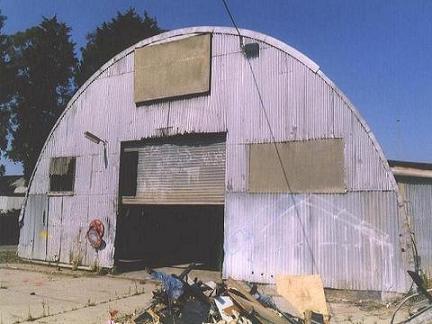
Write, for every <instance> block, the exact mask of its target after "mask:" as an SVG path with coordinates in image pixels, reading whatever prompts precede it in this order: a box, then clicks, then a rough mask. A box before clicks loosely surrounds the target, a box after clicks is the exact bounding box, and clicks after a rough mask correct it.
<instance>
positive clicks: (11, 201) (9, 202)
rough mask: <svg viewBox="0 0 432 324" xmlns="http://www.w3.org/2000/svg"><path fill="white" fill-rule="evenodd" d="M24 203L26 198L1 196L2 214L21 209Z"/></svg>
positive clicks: (0, 208)
mask: <svg viewBox="0 0 432 324" xmlns="http://www.w3.org/2000/svg"><path fill="white" fill-rule="evenodd" d="M23 201H24V197H7V196H0V213H5V212H7V211H8V210H13V209H21V205H22V203H23Z"/></svg>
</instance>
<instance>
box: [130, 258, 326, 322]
mask: <svg viewBox="0 0 432 324" xmlns="http://www.w3.org/2000/svg"><path fill="white" fill-rule="evenodd" d="M193 268H194V264H191V265H190V266H189V267H188V268H187V269H186V270H184V271H183V272H182V273H181V274H180V275H178V276H177V275H174V274H172V275H168V274H166V273H163V272H159V271H153V270H148V272H149V274H150V275H151V277H152V278H153V279H156V280H158V281H160V282H161V287H160V288H159V289H158V290H156V291H154V292H153V298H152V302H151V305H150V307H149V308H147V310H146V311H145V312H144V313H143V314H140V315H139V316H137V317H136V318H135V323H144V324H150V323H152V324H156V323H177V324H186V323H187V324H194V323H199V324H201V323H218V324H237V323H238V324H255V323H276V324H285V323H328V322H329V319H330V317H329V315H328V310H327V306H326V302H325V296H324V290H323V288H322V282H321V279H320V278H319V277H318V276H280V277H278V278H277V280H276V282H277V292H276V291H274V294H271V295H269V294H265V293H263V292H260V291H258V287H257V285H256V284H254V285H249V284H247V283H245V282H241V281H236V280H234V279H232V278H228V279H227V280H224V281H221V282H219V283H216V282H213V281H210V282H202V281H200V280H199V279H197V278H195V279H193V280H191V279H190V278H189V276H188V275H189V273H190V271H191V270H192V269H193ZM307 277H313V278H312V280H311V279H308V278H307ZM316 277H317V278H318V279H319V280H318V279H317V278H316ZM298 280H299V281H298ZM308 281H309V282H312V283H313V286H314V287H312V286H311V285H309V286H308ZM317 282H319V283H320V284H318V285H316V283H317ZM290 286H291V287H293V288H294V289H290ZM311 287H312V289H310V288H311ZM319 289H321V291H319ZM297 303H301V305H297Z"/></svg>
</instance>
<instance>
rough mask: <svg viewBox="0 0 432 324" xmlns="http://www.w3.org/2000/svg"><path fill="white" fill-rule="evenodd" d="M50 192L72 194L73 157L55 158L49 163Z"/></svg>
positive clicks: (73, 176)
mask: <svg viewBox="0 0 432 324" xmlns="http://www.w3.org/2000/svg"><path fill="white" fill-rule="evenodd" d="M49 171H50V173H49V177H50V192H73V190H74V182H75V157H56V158H52V159H51V163H50V170H49Z"/></svg>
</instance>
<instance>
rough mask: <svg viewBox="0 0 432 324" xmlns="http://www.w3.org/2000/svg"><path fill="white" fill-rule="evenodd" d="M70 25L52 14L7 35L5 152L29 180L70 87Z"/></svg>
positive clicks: (72, 64) (72, 56) (72, 63)
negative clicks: (8, 138)
mask: <svg viewBox="0 0 432 324" xmlns="http://www.w3.org/2000/svg"><path fill="white" fill-rule="evenodd" d="M70 31H71V29H70V28H69V27H68V26H67V25H66V24H64V23H62V22H59V21H58V20H57V18H56V17H55V16H54V17H53V18H51V19H47V18H43V20H42V22H41V23H40V24H39V25H38V26H36V27H32V28H29V29H27V30H26V31H24V32H20V33H17V34H15V35H13V36H11V37H10V39H11V43H12V44H11V45H12V46H11V47H10V50H9V56H10V58H9V60H10V62H9V65H10V68H9V71H11V72H12V74H13V77H12V78H11V79H10V82H9V85H10V87H9V93H10V94H11V99H10V100H9V101H8V104H7V105H8V106H9V110H10V114H11V116H10V118H9V128H8V129H9V131H10V135H11V148H10V149H9V150H8V151H7V156H8V158H10V159H11V160H13V161H16V162H18V161H19V162H22V163H23V168H24V176H25V178H26V179H27V180H28V179H29V177H30V175H31V173H32V171H33V168H34V166H35V164H36V161H37V159H38V156H39V154H40V151H41V149H42V146H43V144H44V142H45V140H46V138H47V136H48V134H49V132H50V130H51V128H52V127H53V126H54V123H55V122H56V120H57V119H58V117H59V116H60V114H61V113H62V112H63V110H64V108H65V107H66V104H67V102H68V101H69V99H70V98H71V96H72V94H73V92H74V90H75V89H74V83H73V76H74V73H75V69H76V64H77V60H76V58H75V54H74V43H73V42H72V41H71V39H70Z"/></svg>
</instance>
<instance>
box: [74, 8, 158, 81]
mask: <svg viewBox="0 0 432 324" xmlns="http://www.w3.org/2000/svg"><path fill="white" fill-rule="evenodd" d="M161 32H163V30H162V29H161V28H159V26H158V23H157V21H156V19H155V18H152V17H150V16H149V15H148V14H147V12H144V16H143V17H141V16H140V15H138V14H137V13H136V11H135V10H134V9H129V10H127V11H126V12H124V13H120V12H117V16H116V17H115V18H113V19H112V20H111V21H109V22H104V23H103V24H102V25H100V26H99V27H97V29H96V30H95V31H94V32H92V33H89V34H88V35H87V44H86V46H85V47H83V48H81V53H82V59H81V61H80V63H79V66H78V69H77V74H76V82H77V84H78V85H79V86H81V85H82V84H83V83H84V82H85V81H86V80H87V79H88V78H89V77H90V76H91V75H92V74H93V73H94V72H96V71H97V70H98V69H99V68H100V67H101V66H102V65H103V64H104V63H106V62H107V61H108V60H109V59H111V58H112V57H113V56H114V55H116V54H118V53H120V52H121V51H122V50H124V49H126V48H128V47H129V46H131V45H133V44H135V43H137V42H138V41H140V40H142V39H145V38H148V37H151V36H154V35H157V34H159V33H161Z"/></svg>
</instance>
